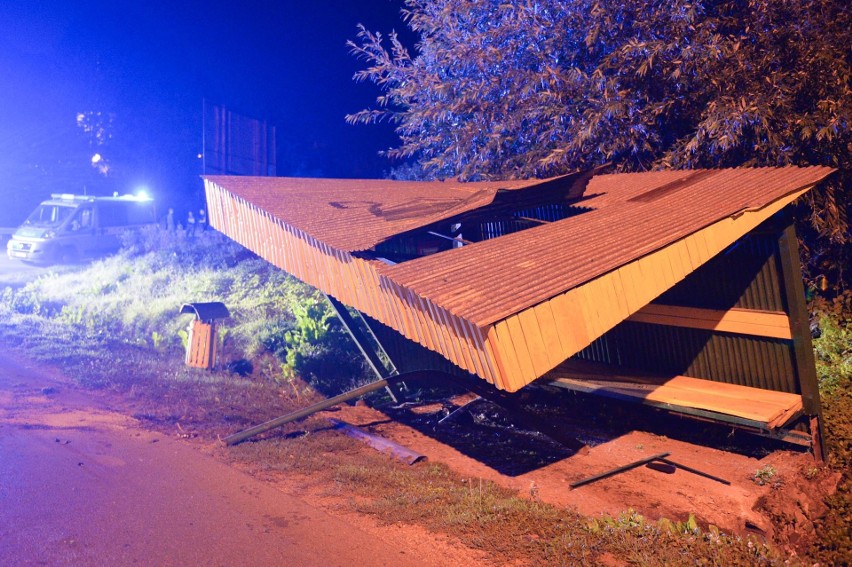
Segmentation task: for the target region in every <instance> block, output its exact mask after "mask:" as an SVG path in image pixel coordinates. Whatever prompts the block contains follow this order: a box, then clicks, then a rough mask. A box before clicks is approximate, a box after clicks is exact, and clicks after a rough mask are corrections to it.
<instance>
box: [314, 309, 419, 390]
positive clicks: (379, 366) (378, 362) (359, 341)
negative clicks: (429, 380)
mask: <svg viewBox="0 0 852 567" xmlns="http://www.w3.org/2000/svg"><path fill="white" fill-rule="evenodd" d="M325 297H326V299H328V302H329V303H330V304H331V307H332V309H334V312H335V314H337V318H338V319H340V323H341V324H342V325H343V328H344V329H346V332H348V333H349V336H350V337H352V340H353V341H354V342H355V345H356V346H357V347H358V350H360V351H361V354H363V355H364V358H365V359H366V360H367V364H369V365H370V368H372V369H373V372H375V374H376V376H377V377H378V378H379V379H385V378H390V377H392V376H397V375H399V371H398V370H397V369H396V366H395V365H394V363H393V361H392V360H391V359H390V357H389V356H388V355H387V353H386V352H385V350H384V348H382V345H381V343H380V342H379V341H378V339H377V338H376V336H375V335H373V331H372V330H371V329H370V326H369V325H367V323H366V321H363V318H362V322H363V323H364V327H365V328H366V329H367V332H368V333H370V334H371V335H372V338H373V342H374V343H375V344H376V345H377V346H378V349H379V350H380V351H381V354H383V355H384V357H385V361H387V362H385V361H383V360H382V359H381V358H379V355H378V354H377V353H376V350H375V349H373V348H370V340H369V339H368V337H366V336H365V335H364V334H363V333H362V332H361V329H360V328H359V326H358V323H357V321H355V319H354V318H353V317H352V315H351V314H350V313H349V310H348V309H347V308H346V306H345V305H344V304H343V303H341V302H339V301H338V300H337V299H335V298H333V297H331V296H330V295H326V296H325ZM359 316H360V314H359ZM387 391H388V394H389V395H390V397H391V398H392V399H393V401H394V403H397V404H398V403H399V402H400V400H401V399H402V392H400V391H399V389H398V388H396V385H395V384H394V385H391V384H388V386H387Z"/></svg>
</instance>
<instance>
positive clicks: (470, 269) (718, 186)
mask: <svg viewBox="0 0 852 567" xmlns="http://www.w3.org/2000/svg"><path fill="white" fill-rule="evenodd" d="M832 171H833V170H832V169H831V168H828V167H807V168H796V167H785V168H757V169H719V170H703V171H660V172H648V173H631V174H612V175H599V176H595V177H593V178H592V180H591V181H590V182H589V184H588V186H587V188H586V193H585V198H584V199H583V201H582V205H583V207H586V208H589V209H591V210H590V211H588V212H586V213H583V214H580V215H577V216H572V217H569V218H566V219H563V220H560V221H557V222H553V223H549V224H545V225H540V226H537V227H534V228H530V229H528V230H525V231H522V232H516V233H513V234H508V235H506V236H502V237H500V238H496V239H491V240H485V241H482V242H476V243H473V244H471V245H469V246H464V247H462V248H457V249H454V250H450V251H447V252H444V253H441V254H435V255H431V256H426V257H423V258H417V259H415V260H411V261H409V262H405V263H402V264H398V265H396V266H390V267H387V268H383V269H382V271H381V273H382V274H383V275H385V276H387V277H388V278H390V279H391V280H393V281H394V282H396V283H398V284H400V285H402V286H404V287H406V288H408V289H410V290H412V291H413V292H414V293H416V294H418V295H421V296H423V297H428V298H429V299H430V300H431V301H434V302H435V303H436V304H438V305H440V306H442V307H445V308H447V309H449V310H451V311H452V312H454V313H457V314H458V315H459V316H461V317H464V318H465V319H468V320H469V321H471V322H473V323H474V324H476V325H478V326H484V325H487V324H490V323H493V322H495V321H498V320H500V319H503V318H505V317H507V316H508V315H511V314H512V313H517V312H518V311H520V310H522V309H524V308H526V307H529V306H531V305H535V304H536V303H539V302H541V301H544V300H545V299H548V298H550V297H553V296H554V295H556V294H558V293H560V292H562V291H565V290H568V289H571V288H573V287H575V286H577V285H579V284H581V283H583V282H586V281H588V280H591V279H593V278H595V277H597V276H599V275H601V274H603V273H606V272H608V271H610V270H613V269H615V268H617V267H619V266H621V265H623V264H625V263H627V262H628V261H630V260H634V259H636V258H639V257H642V256H644V255H646V254H648V253H650V252H653V251H654V250H657V249H659V248H662V247H663V246H665V245H666V244H669V243H671V242H674V241H675V240H678V239H680V238H683V237H684V236H686V235H688V234H691V233H693V232H697V231H698V230H700V229H702V228H704V227H705V226H708V225H709V224H711V223H713V222H715V221H718V220H720V219H722V218H725V217H729V216H732V215H735V214H738V213H741V212H743V211H746V210H754V209H760V208H762V207H764V206H766V205H767V204H769V203H771V202H773V201H776V200H777V199H779V198H781V197H783V196H785V195H788V194H790V193H793V192H795V191H796V190H798V189H802V188H804V187H807V186H808V185H813V184H814V183H816V182H817V181H819V180H821V179H822V178H824V177H825V176H827V175H828V174H830V173H831V172H832ZM676 184H677V185H676ZM667 187H668V188H669V189H671V188H674V190H666V188H667ZM661 188H663V189H664V192H660V189H661ZM649 195H651V196H653V199H645V198H643V196H649ZM462 231H464V228H463V227H462Z"/></svg>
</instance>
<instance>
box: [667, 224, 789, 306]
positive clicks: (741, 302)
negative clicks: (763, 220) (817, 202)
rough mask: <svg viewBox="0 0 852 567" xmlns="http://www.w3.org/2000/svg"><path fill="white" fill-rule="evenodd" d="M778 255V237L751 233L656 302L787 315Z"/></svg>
mask: <svg viewBox="0 0 852 567" xmlns="http://www.w3.org/2000/svg"><path fill="white" fill-rule="evenodd" d="M778 253H779V252H778V237H777V235H776V236H772V235H770V234H761V233H752V234H750V235H748V236H746V237H744V238H742V239H740V240H738V241H737V242H736V243H735V244H734V245H732V246H730V247H729V248H728V249H727V250H725V251H724V252H722V253H721V254H719V256H717V257H715V258H713V259H712V260H710V261H709V262H707V264H706V265H704V266H702V267H701V268H699V269H698V270H696V271H695V272H693V273H692V274H690V275H689V276H688V277H687V278H686V279H685V280H684V281H683V282H681V283H680V284H678V285H676V286H675V287H673V288H672V289H670V290H669V291H667V292H666V293H664V294H663V295H661V296H660V297H659V298H658V299H657V300H656V301H655V303H663V304H666V305H681V306H684V307H703V308H705V309H730V308H732V307H737V308H741V309H761V310H764V311H784V312H786V305H785V302H784V296H783V290H782V289H781V285H782V283H781V278H780V275H779V268H778V265H779V264H778V263H779V261H780V260H779V257H778Z"/></svg>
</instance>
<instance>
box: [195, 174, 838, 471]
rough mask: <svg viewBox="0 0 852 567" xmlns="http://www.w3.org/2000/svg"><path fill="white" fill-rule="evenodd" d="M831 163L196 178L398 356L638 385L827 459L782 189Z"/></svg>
mask: <svg viewBox="0 0 852 567" xmlns="http://www.w3.org/2000/svg"><path fill="white" fill-rule="evenodd" d="M832 171H833V170H832V169H831V168H827V167H806V168H797V167H783V168H739V169H713V170H691V171H660V172H647V173H625V174H596V173H595V172H585V173H575V174H569V175H565V176H561V177H556V178H551V179H545V180H526V181H500V182H473V183H461V182H455V181H436V182H404V181H388V180H331V179H297V178H269V177H220V176H211V177H207V178H206V179H205V189H206V194H207V203H208V210H209V213H210V214H209V217H210V223H211V225H212V226H213V227H215V228H216V229H218V230H219V231H221V232H223V233H224V234H226V235H227V236H229V237H231V238H232V239H234V240H236V241H237V242H239V243H240V244H242V245H243V246H246V247H247V248H249V249H250V250H252V251H253V252H255V253H257V254H258V255H260V256H261V257H263V258H265V259H266V260H268V261H269V262H271V263H273V264H274V265H276V266H278V267H279V268H281V269H283V270H285V271H287V272H289V273H290V274H292V275H294V276H295V277H297V278H299V279H300V280H302V281H304V282H306V283H308V284H310V285H312V286H314V287H316V288H318V289H320V290H321V291H322V292H324V293H325V294H326V295H328V296H329V297H330V299H332V301H333V303H334V304H336V305H337V308H338V312H341V310H342V311H344V312H345V309H342V307H343V306H349V307H351V308H353V309H354V310H356V311H357V312H358V313H359V314H361V315H362V318H363V321H364V322H365V324H366V325H367V327H368V328H369V331H370V333H371V334H372V335H373V336H374V337H375V339H376V340H377V341H378V344H379V345H380V346H381V348H382V349H383V350H384V351H385V353H386V354H387V356H388V358H389V359H390V361H391V362H392V364H393V366H394V369H393V370H392V371H393V372H395V373H397V372H398V373H402V374H405V373H408V372H416V371H430V372H435V373H440V374H442V375H454V376H459V377H470V376H475V377H477V378H478V379H481V380H484V381H485V382H487V383H489V384H490V385H491V387H493V388H496V389H498V390H502V391H504V392H515V391H517V390H519V389H521V388H523V387H524V386H526V385H528V384H530V383H532V382H542V383H543V382H546V383H549V384H552V385H556V386H561V387H566V388H570V389H575V390H580V391H584V392H594V393H598V394H603V395H608V396H614V397H618V398H624V399H633V400H637V401H641V402H643V403H645V404H649V405H652V406H655V407H659V408H662V409H665V410H668V411H673V412H678V413H682V414H687V415H692V416H695V417H699V418H702V419H709V420H713V421H718V422H722V423H729V424H732V425H735V426H738V427H742V428H746V429H749V430H751V431H754V432H757V433H762V434H766V435H770V436H774V437H779V438H784V439H787V440H791V441H796V442H801V443H807V444H810V445H811V446H812V447H813V449H814V453H815V455H816V456H817V457H820V456H821V436H820V434H819V431H820V429H819V428H820V419H819V417H820V400H819V393H818V388H817V380H816V375H815V369H814V361H813V352H812V348H811V341H810V334H809V327H808V320H807V314H806V311H805V303H804V301H805V299H804V293H803V286H802V278H801V271H800V265H799V259H798V254H797V241H796V236H795V231H794V229H793V224H792V218H791V216H790V213H789V210H788V209H789V208H788V205H790V204H791V203H793V202H794V201H795V200H796V199H798V198H799V197H801V196H802V195H803V194H805V193H806V192H807V191H809V190H810V189H812V188H813V187H814V185H815V184H817V183H818V182H819V181H821V180H822V179H824V178H825V177H826V176H828V175H830V174H831V172H832ZM344 317H347V315H346V314H344ZM360 346H361V347H362V350H365V351H367V350H369V348H367V347H366V345H360ZM483 385H484V383H483ZM501 395H505V394H501Z"/></svg>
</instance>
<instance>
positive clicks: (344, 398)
mask: <svg viewBox="0 0 852 567" xmlns="http://www.w3.org/2000/svg"><path fill="white" fill-rule="evenodd" d="M394 378H396V377H391V378H386V379H382V380H376V381H375V382H371V383H369V384H366V385H364V386H361V387H360V388H355V389H354V390H349V391H348V392H344V393H342V394H340V395H337V396H334V397H333V398H329V399H327V400H323V401H321V402H318V403H316V404H313V405H311V406H308V407H306V408H303V409H300V410H297V411H294V412H292V413H288V414H287V415H283V416H281V417H277V418H275V419H272V420H270V421H267V422H266V423H261V424H260V425H256V426H254V427H252V428H250V429H246V430H245V431H240V432H239V433H234V434H233V435H229V436H227V437H225V438H224V439H223V441H224V442H225V445H236V444H237V443H239V442H240V441H245V440H246V439H248V438H249V437H254V436H255V435H257V434H259V433H263V432H264V431H269V430H270V429H274V428H276V427H280V426H282V425H284V424H285V423H290V422H291V421H296V420H298V419H302V418H303V417H307V416H309V415H311V414H313V413H316V412H318V411H322V410H324V409H327V408H330V407H331V406H336V405H337V404H340V403H343V402H348V401H349V400H352V399H355V398H358V397H361V396H363V395H364V394H369V393H370V392H375V391H376V390H381V389H382V388H385V387H387V385H388V383H389V381H393V382H396V381H398V378H397V379H396V380H395V379H394Z"/></svg>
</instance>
